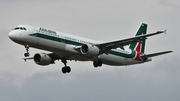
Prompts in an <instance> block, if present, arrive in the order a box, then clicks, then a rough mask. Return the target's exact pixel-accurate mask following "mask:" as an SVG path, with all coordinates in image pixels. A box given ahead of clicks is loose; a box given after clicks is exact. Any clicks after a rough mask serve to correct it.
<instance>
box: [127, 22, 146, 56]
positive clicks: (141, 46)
mask: <svg viewBox="0 0 180 101" xmlns="http://www.w3.org/2000/svg"><path fill="white" fill-rule="evenodd" d="M146 31H147V24H145V23H142V24H141V26H140V28H139V30H138V31H137V33H136V35H135V36H139V35H143V34H146ZM145 42H146V39H144V40H142V41H141V42H136V43H132V44H130V46H129V48H130V49H132V50H136V51H137V52H141V53H144V51H145Z"/></svg>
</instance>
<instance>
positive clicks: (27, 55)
mask: <svg viewBox="0 0 180 101" xmlns="http://www.w3.org/2000/svg"><path fill="white" fill-rule="evenodd" d="M25 48H26V53H24V56H25V57H29V55H30V54H29V45H28V44H26V45H25Z"/></svg>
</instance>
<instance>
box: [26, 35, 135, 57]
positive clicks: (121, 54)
mask: <svg viewBox="0 0 180 101" xmlns="http://www.w3.org/2000/svg"><path fill="white" fill-rule="evenodd" d="M29 36H33V37H38V38H42V39H47V40H52V41H56V42H63V43H66V44H70V45H75V46H81V45H83V44H84V43H81V42H76V41H72V40H67V39H63V38H59V37H54V36H49V35H46V34H41V33H34V34H29ZM108 54H112V55H116V56H121V57H125V58H134V57H135V55H136V53H135V52H134V51H133V52H132V53H131V54H125V53H121V52H117V51H114V50H110V51H108Z"/></svg>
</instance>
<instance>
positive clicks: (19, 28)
mask: <svg viewBox="0 0 180 101" xmlns="http://www.w3.org/2000/svg"><path fill="white" fill-rule="evenodd" d="M13 30H26V28H25V27H16V28H14V29H13Z"/></svg>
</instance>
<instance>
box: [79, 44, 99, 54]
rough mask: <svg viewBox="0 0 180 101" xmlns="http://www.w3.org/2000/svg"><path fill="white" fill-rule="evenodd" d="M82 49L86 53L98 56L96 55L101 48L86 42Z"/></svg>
mask: <svg viewBox="0 0 180 101" xmlns="http://www.w3.org/2000/svg"><path fill="white" fill-rule="evenodd" d="M80 51H81V53H82V54H84V55H88V56H96V55H98V54H99V52H100V49H99V48H98V47H97V46H93V45H89V44H84V45H82V46H81V48H80Z"/></svg>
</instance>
